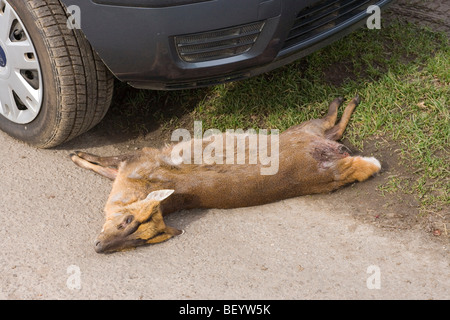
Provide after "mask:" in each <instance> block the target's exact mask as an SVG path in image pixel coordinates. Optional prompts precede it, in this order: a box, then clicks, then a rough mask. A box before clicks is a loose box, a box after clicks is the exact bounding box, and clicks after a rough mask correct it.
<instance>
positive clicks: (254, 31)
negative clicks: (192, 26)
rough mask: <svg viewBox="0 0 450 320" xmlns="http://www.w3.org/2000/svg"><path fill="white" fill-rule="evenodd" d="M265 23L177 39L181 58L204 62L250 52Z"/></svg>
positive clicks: (183, 36)
mask: <svg viewBox="0 0 450 320" xmlns="http://www.w3.org/2000/svg"><path fill="white" fill-rule="evenodd" d="M263 27H264V22H256V23H251V24H247V25H242V26H237V27H232V28H226V29H221V30H214V31H208V32H202V33H196V34H188V35H182V36H176V37H175V45H176V48H177V52H178V55H179V57H180V58H181V59H182V60H184V61H186V62H204V61H209V60H217V59H223V58H229V57H233V56H236V55H239V54H242V53H245V52H247V51H249V50H250V49H251V48H252V47H253V45H254V44H255V42H256V40H257V39H258V36H259V34H260V33H261V31H262V29H263Z"/></svg>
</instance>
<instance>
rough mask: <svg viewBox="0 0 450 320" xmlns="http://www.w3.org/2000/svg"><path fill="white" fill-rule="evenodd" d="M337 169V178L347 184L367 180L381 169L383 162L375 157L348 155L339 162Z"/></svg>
mask: <svg viewBox="0 0 450 320" xmlns="http://www.w3.org/2000/svg"><path fill="white" fill-rule="evenodd" d="M337 170H338V172H339V173H338V177H337V180H339V181H341V182H342V184H347V183H351V182H354V181H360V182H361V181H364V180H367V179H368V178H370V177H371V176H372V175H374V174H375V173H378V172H379V171H380V170H381V164H380V162H379V161H378V160H377V159H375V158H374V157H360V156H356V157H346V158H343V159H341V160H339V161H338V162H337Z"/></svg>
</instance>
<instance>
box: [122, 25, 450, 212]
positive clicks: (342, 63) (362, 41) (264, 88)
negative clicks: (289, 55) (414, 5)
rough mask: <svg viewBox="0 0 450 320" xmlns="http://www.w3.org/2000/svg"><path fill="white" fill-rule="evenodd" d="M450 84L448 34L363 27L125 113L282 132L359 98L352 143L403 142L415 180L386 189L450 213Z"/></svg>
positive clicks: (153, 97) (135, 103)
mask: <svg viewBox="0 0 450 320" xmlns="http://www.w3.org/2000/svg"><path fill="white" fill-rule="evenodd" d="M449 84H450V46H449V43H448V39H447V37H446V35H445V34H441V33H435V32H432V31H430V30H427V29H422V28H420V27H417V26H415V25H412V24H411V25H404V24H393V25H390V26H388V27H384V28H382V29H381V30H368V29H361V30H360V31H358V32H355V33H353V34H351V35H349V36H347V37H345V38H344V39H342V40H340V41H338V42H336V43H334V44H332V45H331V46H329V47H326V48H324V49H322V50H320V51H318V52H315V53H314V54H312V55H310V56H308V57H306V58H304V59H301V60H299V61H297V62H295V63H293V64H290V65H288V66H285V67H283V68H280V69H277V70H275V71H273V72H271V73H268V74H264V75H261V76H258V77H254V78H251V79H248V80H245V81H240V82H235V83H229V84H224V85H218V86H215V87H212V88H206V89H198V90H186V91H178V92H151V91H140V92H139V93H138V94H135V95H133V96H132V98H131V99H130V100H131V101H127V100H126V99H125V101H126V104H127V105H128V106H127V107H123V106H120V108H121V110H126V109H128V110H129V111H127V112H131V113H133V112H135V111H133V110H136V108H138V107H139V108H142V106H143V105H145V106H148V107H147V108H145V110H146V111H145V114H143V115H142V114H141V115H140V116H143V117H150V118H151V119H153V120H154V121H155V122H157V123H159V124H161V125H162V126H163V127H165V128H167V129H174V128H175V127H177V126H179V125H181V124H182V123H184V124H186V123H189V121H191V122H190V123H192V121H194V120H202V121H203V130H207V129H209V128H217V129H219V130H222V131H224V130H225V129H236V128H242V129H247V128H255V129H257V128H265V129H269V128H277V129H280V130H281V131H282V130H285V129H287V128H288V127H290V126H292V125H295V124H298V123H300V122H302V121H305V120H308V119H311V118H317V117H320V116H323V115H324V114H325V113H326V111H327V108H328V104H329V102H330V101H331V100H332V99H333V98H335V97H338V96H344V97H345V98H346V99H347V100H349V99H351V98H352V97H353V96H355V95H356V94H359V95H360V97H361V98H362V102H361V104H360V105H359V106H358V107H357V109H356V111H355V112H354V114H353V115H352V119H351V122H350V125H349V127H348V128H347V130H346V132H345V136H344V138H346V139H347V140H348V141H349V142H350V143H351V144H352V145H353V146H355V147H357V148H359V149H360V150H364V146H365V145H364V142H365V141H369V140H375V141H377V143H382V142H383V141H387V142H388V143H395V144H396V145H397V146H398V150H397V153H398V154H399V155H400V156H399V159H400V161H401V165H402V166H404V168H405V170H406V171H407V172H408V173H409V174H410V176H408V178H409V180H406V179H403V178H402V176H399V177H392V178H390V179H388V182H386V183H385V184H384V185H380V186H379V188H378V189H379V192H382V193H384V194H386V193H389V192H404V193H413V194H415V195H416V197H417V199H418V201H419V203H420V204H421V208H422V212H428V211H430V210H433V211H434V212H442V210H444V212H447V214H448V207H449V204H450V196H449V193H450V168H449V166H450V165H449V163H450V147H449V146H450V114H449V109H450V107H449V97H450V89H449ZM130 110H131V111H130ZM121 112H122V111H121ZM123 112H125V111H123ZM125 118H126V116H125ZM186 118H187V119H188V121H187V122H186ZM181 119H184V122H182V121H181ZM131 123H135V122H133V121H131ZM135 125H137V126H139V124H135ZM141 125H142V123H141ZM187 129H191V128H190V127H187ZM137 130H140V129H139V128H138V129H137ZM374 156H376V154H374ZM411 175H412V177H413V179H412V180H411ZM445 210H447V211H445Z"/></svg>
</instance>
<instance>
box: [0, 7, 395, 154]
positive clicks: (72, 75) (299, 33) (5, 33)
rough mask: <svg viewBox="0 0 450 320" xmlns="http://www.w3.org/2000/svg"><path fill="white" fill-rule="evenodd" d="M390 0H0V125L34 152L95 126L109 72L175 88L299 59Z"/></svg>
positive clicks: (109, 86)
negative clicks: (371, 7) (373, 6)
mask: <svg viewBox="0 0 450 320" xmlns="http://www.w3.org/2000/svg"><path fill="white" fill-rule="evenodd" d="M390 1H391V0H61V1H60V0H29V1H25V0H0V129H1V130H3V131H5V132H7V133H8V134H10V135H11V136H13V137H15V138H17V139H20V140H23V141H25V142H28V143H30V144H32V145H34V146H37V147H41V148H49V147H53V146H56V145H58V144H60V143H63V142H65V141H68V140H70V139H72V138H74V137H76V136H77V135H79V134H81V133H83V132H86V131H87V130H89V129H90V128H92V127H93V126H94V125H96V124H97V123H98V122H99V121H100V120H101V119H102V118H103V117H104V115H105V113H106V111H107V110H108V107H109V105H110V102H111V97H112V92H113V83H114V77H116V78H117V79H119V80H121V81H124V82H127V83H129V84H130V85H131V86H134V87H137V88H144V89H162V90H174V89H185V88H196V87H201V86H209V85H214V84H218V83H224V82H228V81H234V80H241V79H245V78H248V77H251V76H254V75H257V74H260V73H263V72H267V71H270V70H272V69H274V68H277V67H280V66H282V65H285V64H287V63H290V62H292V61H294V60H296V59H298V58H300V57H303V56H305V55H307V54H309V53H311V52H313V51H315V50H317V49H319V48H321V47H323V46H325V45H327V44H329V43H331V42H332V41H334V40H336V39H338V38H340V37H342V36H344V35H345V34H347V33H349V32H351V31H352V30H354V29H355V28H357V27H359V26H361V25H362V24H364V23H365V21H366V19H367V17H368V16H369V15H370V11H369V12H368V10H367V9H368V7H369V6H370V5H377V6H378V7H380V8H381V7H383V6H385V5H386V4H388V3H389V2H390Z"/></svg>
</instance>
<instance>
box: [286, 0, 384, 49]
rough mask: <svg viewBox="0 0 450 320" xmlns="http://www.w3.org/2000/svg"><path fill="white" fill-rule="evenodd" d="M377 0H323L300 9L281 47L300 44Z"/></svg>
mask: <svg viewBox="0 0 450 320" xmlns="http://www.w3.org/2000/svg"><path fill="white" fill-rule="evenodd" d="M378 1H379V0H378ZM378 1H377V0H323V1H320V2H319V3H316V4H314V5H313V6H310V7H306V8H304V9H303V10H301V11H300V12H299V13H298V14H297V17H296V19H295V22H294V25H293V26H292V28H291V30H290V32H289V35H288V37H287V39H286V40H285V43H284V46H283V49H285V48H289V47H292V46H294V45H297V44H301V43H304V42H306V41H307V40H310V39H311V38H313V37H315V36H317V35H319V34H322V33H324V32H327V31H329V30H331V29H333V28H335V27H337V26H339V25H340V24H343V23H345V22H346V21H347V20H349V19H351V18H352V17H354V16H355V15H357V14H359V13H361V12H365V11H366V10H367V7H368V6H369V5H372V4H375V3H377V2H378Z"/></svg>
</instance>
